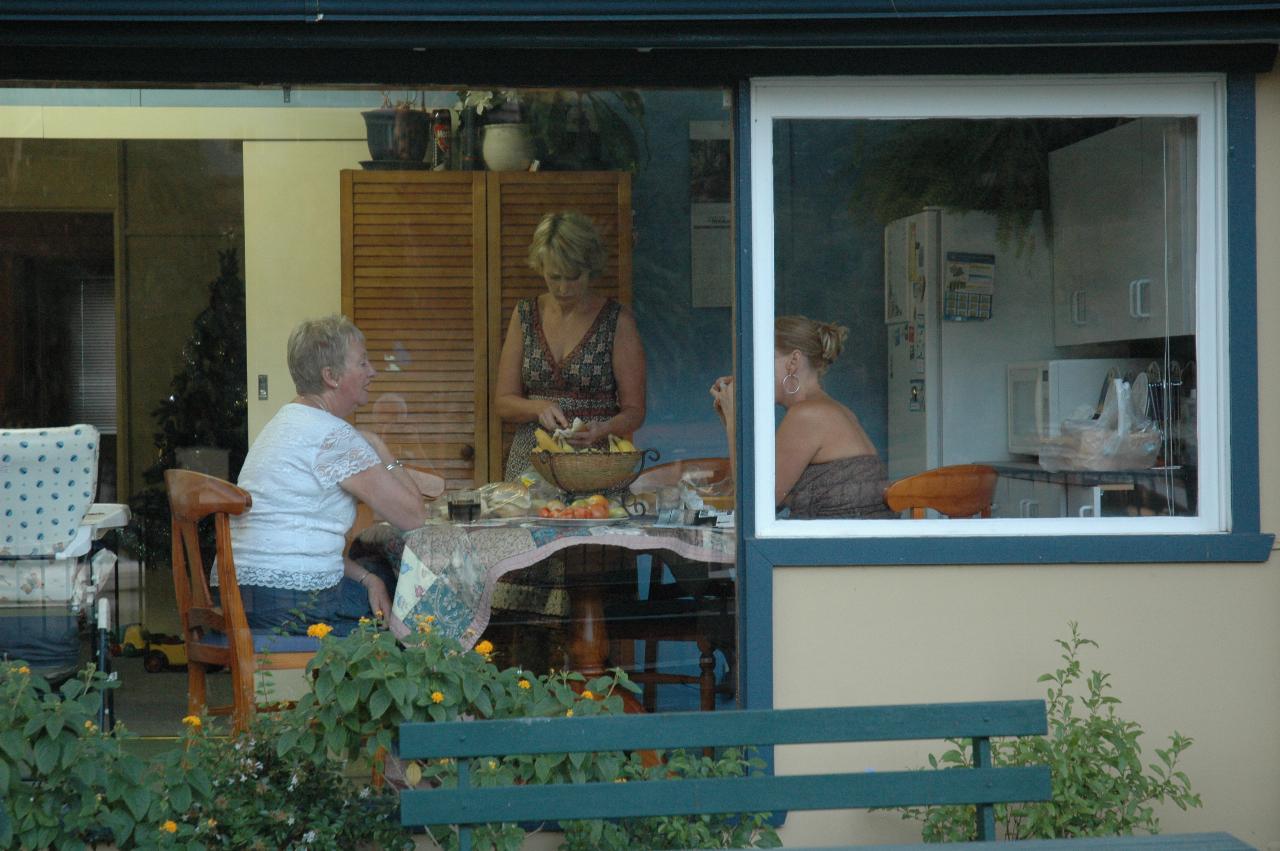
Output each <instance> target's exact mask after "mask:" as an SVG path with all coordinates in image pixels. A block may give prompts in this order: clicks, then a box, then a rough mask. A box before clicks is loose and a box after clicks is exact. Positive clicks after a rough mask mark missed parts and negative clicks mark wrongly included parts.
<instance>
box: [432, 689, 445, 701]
mask: <svg viewBox="0 0 1280 851" xmlns="http://www.w3.org/2000/svg"><path fill="white" fill-rule="evenodd" d="M431 702H432V703H444V692H440V691H433V692H431Z"/></svg>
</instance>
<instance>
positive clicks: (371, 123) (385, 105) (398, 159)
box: [360, 93, 431, 164]
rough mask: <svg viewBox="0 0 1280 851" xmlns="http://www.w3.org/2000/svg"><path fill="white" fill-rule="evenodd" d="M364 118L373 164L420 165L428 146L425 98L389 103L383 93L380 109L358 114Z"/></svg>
mask: <svg viewBox="0 0 1280 851" xmlns="http://www.w3.org/2000/svg"><path fill="white" fill-rule="evenodd" d="M360 115H361V116H363V118H364V126H365V138H366V140H367V141H368V143H369V156H370V157H371V158H372V161H373V162H375V163H386V162H389V163H396V164H400V163H421V162H422V161H423V160H424V158H425V157H426V155H427V150H428V149H429V148H430V146H431V113H429V112H428V111H427V110H426V107H425V96H423V95H421V93H419V95H415V96H412V97H410V98H408V99H405V100H399V101H394V102H393V101H392V100H391V97H390V96H389V95H388V94H386V93H383V96H382V106H381V107H379V108H378V109H370V110H367V111H365V112H362V113H360Z"/></svg>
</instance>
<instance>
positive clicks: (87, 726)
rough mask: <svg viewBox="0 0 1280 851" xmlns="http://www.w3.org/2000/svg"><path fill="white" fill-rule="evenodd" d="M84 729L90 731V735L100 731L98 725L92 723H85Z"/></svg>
mask: <svg viewBox="0 0 1280 851" xmlns="http://www.w3.org/2000/svg"><path fill="white" fill-rule="evenodd" d="M84 728H85V729H86V730H88V731H89V732H90V733H92V732H93V731H94V730H96V729H98V725H97V724H95V723H93V722H92V721H85V722H84Z"/></svg>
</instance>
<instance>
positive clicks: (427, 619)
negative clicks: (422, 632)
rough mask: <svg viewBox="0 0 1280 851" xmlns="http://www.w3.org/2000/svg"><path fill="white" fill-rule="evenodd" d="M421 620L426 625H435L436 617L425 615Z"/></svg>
mask: <svg viewBox="0 0 1280 851" xmlns="http://www.w3.org/2000/svg"><path fill="white" fill-rule="evenodd" d="M423 620H424V621H426V622H427V623H435V622H436V616H435V615H427V616H426V617H425V618H423Z"/></svg>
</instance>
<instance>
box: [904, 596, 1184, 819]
mask: <svg viewBox="0 0 1280 851" xmlns="http://www.w3.org/2000/svg"><path fill="white" fill-rule="evenodd" d="M1069 625H1070V628H1071V636H1070V638H1067V639H1065V640H1064V639H1056V643H1057V644H1058V646H1059V647H1061V648H1062V661H1063V666H1062V667H1061V668H1058V669H1057V670H1056V671H1054V672H1053V673H1051V674H1044V675H1042V676H1041V677H1040V678H1039V679H1038V680H1037V682H1042V683H1043V682H1048V683H1051V685H1050V687H1049V690H1048V706H1047V713H1048V720H1049V734H1048V735H1047V736H1027V737H1022V738H1013V739H996V740H992V742H991V759H992V763H993V764H995V765H997V766H999V765H1047V766H1049V770H1050V773H1051V776H1052V783H1053V799H1052V800H1051V801H1046V802H1039V803H1014V804H997V805H996V807H995V818H996V824H997V829H998V830H999V831H1001V832H1003V834H1004V835H1005V836H1006V837H1007V838H1009V839H1051V838H1056V837H1071V836H1124V835H1130V834H1133V833H1135V832H1138V831H1142V832H1145V833H1159V832H1160V820H1159V819H1158V818H1157V817H1156V812H1155V804H1163V803H1164V802H1166V801H1170V802H1172V803H1174V804H1175V805H1177V806H1178V807H1179V808H1180V809H1183V810H1185V809H1187V808H1189V807H1198V806H1200V805H1201V803H1200V796H1199V795H1197V794H1194V793H1193V792H1192V791H1191V781H1190V780H1189V779H1188V778H1187V775H1186V774H1185V773H1184V772H1183V771H1181V770H1180V769H1179V768H1178V760H1179V758H1180V757H1181V755H1182V753H1183V752H1184V751H1185V750H1186V749H1187V748H1189V747H1191V743H1192V740H1191V739H1190V738H1187V737H1186V736H1183V735H1181V734H1179V733H1178V732H1177V731H1174V733H1173V735H1171V736H1170V737H1169V747H1168V748H1164V749H1161V748H1156V749H1155V754H1156V757H1157V759H1158V761H1157V762H1150V763H1147V765H1146V766H1145V768H1144V766H1143V759H1142V746H1141V745H1140V744H1139V742H1138V739H1139V738H1140V737H1141V736H1142V734H1143V731H1142V727H1141V726H1140V725H1139V724H1137V723H1136V722H1134V721H1126V720H1125V719H1123V718H1121V717H1120V716H1119V715H1117V714H1116V707H1117V706H1119V704H1120V700H1119V698H1117V697H1115V696H1113V695H1111V694H1110V693H1109V691H1110V689H1111V683H1110V675H1109V674H1104V673H1102V672H1101V671H1090V673H1089V676H1088V677H1087V678H1086V677H1084V676H1083V672H1082V668H1081V665H1080V659H1079V652H1080V648H1082V647H1085V646H1090V647H1095V648H1096V647H1097V646H1098V645H1097V643H1096V642H1093V641H1090V640H1089V639H1087V638H1084V637H1082V636H1081V635H1080V631H1079V628H1078V625H1077V624H1076V622H1074V621H1072V622H1070V624H1069ZM1081 686H1083V692H1080V691H1079V689H1080V687H1081ZM949 741H950V743H951V744H952V745H954V747H953V748H952V749H951V750H948V751H946V752H945V753H943V754H942V755H941V756H940V757H939V756H935V755H932V754H931V755H930V756H929V765H930V766H931V767H933V768H938V767H940V766H941V767H956V768H961V767H969V766H972V765H973V754H972V750H971V743H970V742H969V741H968V740H965V741H963V742H961V741H957V740H954V739H953V740H949ZM903 818H906V819H916V820H919V821H921V822H923V826H922V830H921V832H922V835H923V838H924V840H925V841H926V842H962V841H969V840H972V839H974V838H975V831H976V827H975V820H974V808H973V807H972V806H965V807H961V806H949V807H910V808H904V811H903Z"/></svg>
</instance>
